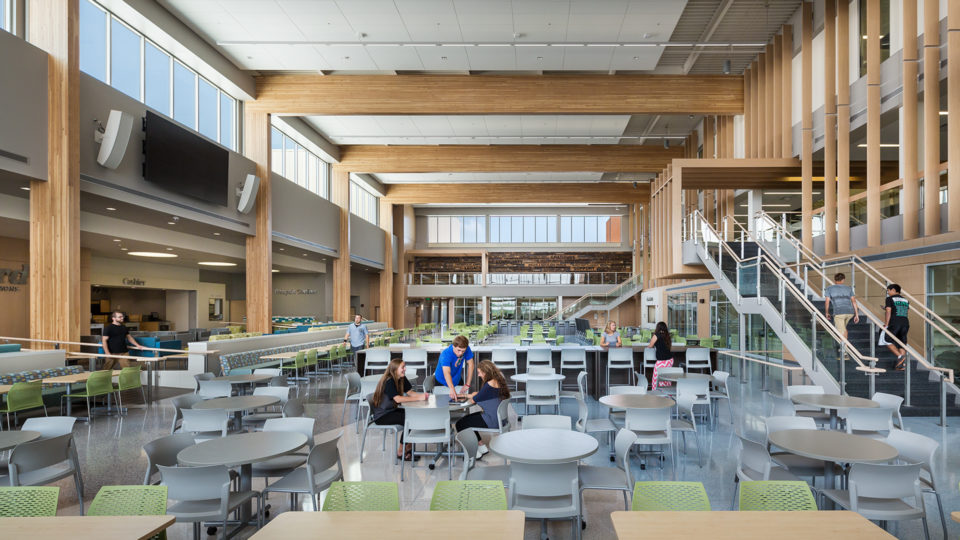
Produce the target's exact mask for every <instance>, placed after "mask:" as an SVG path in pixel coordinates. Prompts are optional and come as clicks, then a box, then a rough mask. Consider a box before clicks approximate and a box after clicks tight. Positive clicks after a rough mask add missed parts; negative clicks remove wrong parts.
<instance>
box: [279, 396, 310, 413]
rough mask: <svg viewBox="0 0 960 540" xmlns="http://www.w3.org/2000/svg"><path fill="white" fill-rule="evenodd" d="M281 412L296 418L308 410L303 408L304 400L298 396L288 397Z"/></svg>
mask: <svg viewBox="0 0 960 540" xmlns="http://www.w3.org/2000/svg"><path fill="white" fill-rule="evenodd" d="M281 412H282V414H283V417H284V418H295V417H299V416H303V415H304V414H306V410H305V409H304V408H303V402H302V401H300V400H299V399H296V398H294V399H288V400H287V402H286V403H284V404H283V410H282V411H281Z"/></svg>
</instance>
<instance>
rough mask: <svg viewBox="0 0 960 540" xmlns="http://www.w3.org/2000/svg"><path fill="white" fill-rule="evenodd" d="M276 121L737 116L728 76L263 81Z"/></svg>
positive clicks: (265, 105)
mask: <svg viewBox="0 0 960 540" xmlns="http://www.w3.org/2000/svg"><path fill="white" fill-rule="evenodd" d="M246 106H247V107H253V108H257V109H264V110H267V111H269V112H271V113H275V114H294V115H377V114H718V113H719V114H741V113H742V112H743V81H742V80H741V78H740V77H737V76H733V75H698V76H692V75H682V76H681V75H345V76H344V75H313V74H298V75H266V76H262V77H258V78H257V100H256V101H253V102H247V104H246Z"/></svg>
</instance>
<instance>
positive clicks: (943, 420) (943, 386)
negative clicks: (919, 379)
mask: <svg viewBox="0 0 960 540" xmlns="http://www.w3.org/2000/svg"><path fill="white" fill-rule="evenodd" d="M940 427H943V428H945V427H947V378H946V377H944V376H943V372H942V371H941V372H940Z"/></svg>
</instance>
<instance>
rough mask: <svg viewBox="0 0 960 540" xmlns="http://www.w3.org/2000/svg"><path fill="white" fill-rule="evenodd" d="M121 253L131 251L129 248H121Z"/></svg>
mask: <svg viewBox="0 0 960 540" xmlns="http://www.w3.org/2000/svg"><path fill="white" fill-rule="evenodd" d="M120 251H129V250H128V249H127V248H124V247H122V248H120Z"/></svg>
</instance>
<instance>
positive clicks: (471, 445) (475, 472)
mask: <svg viewBox="0 0 960 540" xmlns="http://www.w3.org/2000/svg"><path fill="white" fill-rule="evenodd" d="M473 431H474V429H473V428H470V429H465V430H463V431H461V432H459V433H457V437H456V439H457V442H458V443H460V448H461V449H463V471H462V472H461V473H460V480H497V481H499V482H502V483H503V485H504V487H506V486H507V484H509V483H510V467H509V466H508V465H488V466H485V467H477V466H476V465H477V459H476V456H477V449H478V448H479V443H477V436H476V435H474V434H473Z"/></svg>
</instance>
